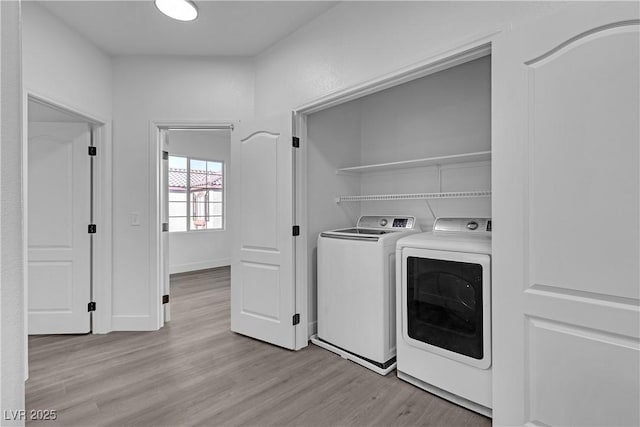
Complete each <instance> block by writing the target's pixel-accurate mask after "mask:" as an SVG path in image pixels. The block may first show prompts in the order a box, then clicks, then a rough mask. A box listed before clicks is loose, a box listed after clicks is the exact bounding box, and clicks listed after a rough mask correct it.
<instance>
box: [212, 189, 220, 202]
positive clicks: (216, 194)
mask: <svg viewBox="0 0 640 427" xmlns="http://www.w3.org/2000/svg"><path fill="white" fill-rule="evenodd" d="M209 201H210V202H221V201H222V191H219V190H209Z"/></svg>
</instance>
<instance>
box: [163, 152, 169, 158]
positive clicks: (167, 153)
mask: <svg viewBox="0 0 640 427" xmlns="http://www.w3.org/2000/svg"><path fill="white" fill-rule="evenodd" d="M162 160H169V152H168V151H163V152H162Z"/></svg>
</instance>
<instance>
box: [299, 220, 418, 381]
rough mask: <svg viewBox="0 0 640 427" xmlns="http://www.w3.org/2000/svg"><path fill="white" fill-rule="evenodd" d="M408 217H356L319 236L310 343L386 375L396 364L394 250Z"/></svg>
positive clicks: (412, 227)
mask: <svg viewBox="0 0 640 427" xmlns="http://www.w3.org/2000/svg"><path fill="white" fill-rule="evenodd" d="M418 231H420V228H419V227H418V225H417V224H416V220H415V218H414V217H412V216H399V215H393V216H391V215H388V216H384V215H383V216H380V215H376V216H371V215H366V216H361V217H360V219H359V220H358V223H357V225H356V227H355V228H347V229H338V230H330V231H325V232H323V233H320V235H319V237H318V268H317V271H318V334H317V336H314V337H312V339H311V341H312V342H313V343H315V344H317V345H319V346H321V347H324V348H327V349H329V350H331V351H334V352H336V353H338V354H340V355H342V356H343V357H345V358H347V359H350V360H352V361H354V362H356V363H359V364H361V365H363V366H366V367H368V368H369V369H372V370H373V371H375V372H378V373H380V374H383V375H385V374H387V373H388V372H390V371H391V370H393V368H394V367H395V359H396V358H395V355H396V328H395V266H396V262H395V248H396V242H397V241H398V239H400V238H402V237H405V236H407V235H408V234H411V233H416V232H418Z"/></svg>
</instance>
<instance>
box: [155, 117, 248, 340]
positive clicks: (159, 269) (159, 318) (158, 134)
mask: <svg viewBox="0 0 640 427" xmlns="http://www.w3.org/2000/svg"><path fill="white" fill-rule="evenodd" d="M237 123H238V121H237V120H220V121H213V120H212V121H205V120H203V121H197V120H196V121H190V120H151V121H150V122H149V227H150V230H151V231H150V232H149V317H150V318H151V322H152V324H154V325H155V329H160V328H162V327H163V326H164V323H165V315H164V313H165V311H164V310H162V295H163V293H164V289H163V286H162V285H163V283H162V281H161V280H160V278H161V277H162V275H163V274H164V271H165V270H164V268H165V265H164V263H165V262H166V261H167V260H165V259H164V258H163V256H162V251H161V248H160V242H161V241H162V206H160V203H161V197H160V191H161V188H160V185H159V182H160V178H161V169H162V132H163V131H167V130H170V129H174V130H189V129H211V130H216V129H228V130H230V131H232V132H233V129H234V126H235V125H236V124H237ZM230 166H231V167H233V165H230ZM225 169H226V172H225V174H226V175H225V176H230V175H229V170H230V169H229V165H225ZM232 185H233V183H232ZM229 188H230V186H229V185H228V183H225V204H228V203H229V202H228V200H229V199H228V195H229ZM230 216H231V215H227V217H226V218H225V227H226V229H227V230H231V227H233V225H232V224H233V221H229V217H230ZM153 230H156V231H155V232H153ZM166 267H167V270H166V271H169V268H168V267H169V266H168V265H167V266H166ZM154 301H155V303H154Z"/></svg>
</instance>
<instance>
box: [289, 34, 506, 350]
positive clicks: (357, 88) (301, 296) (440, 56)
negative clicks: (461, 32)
mask: <svg viewBox="0 0 640 427" xmlns="http://www.w3.org/2000/svg"><path fill="white" fill-rule="evenodd" d="M506 29H507V27H497V28H495V29H494V30H492V31H489V32H486V33H482V34H479V35H476V36H473V37H470V38H467V39H464V40H461V41H459V42H457V43H454V44H451V45H449V46H447V47H445V48H443V49H440V50H438V51H437V52H436V53H434V54H431V55H429V56H427V57H425V59H423V60H421V61H419V62H416V63H413V64H410V65H408V66H405V67H402V68H399V69H397V70H395V71H392V72H390V73H387V74H383V75H381V76H378V77H374V78H372V79H370V80H365V81H364V82H362V83H358V84H355V85H353V86H349V87H347V88H345V89H342V90H338V91H336V92H333V93H330V94H328V95H326V96H322V97H320V98H317V99H315V100H312V101H309V102H307V103H305V104H302V105H300V106H298V107H297V108H295V109H294V110H293V112H292V115H293V135H295V136H297V137H299V138H300V148H299V150H298V152H297V153H296V154H295V156H294V169H295V171H294V175H295V179H294V182H295V183H296V188H295V189H294V194H295V199H296V200H295V204H294V205H295V211H294V219H295V221H296V224H298V225H300V227H301V229H302V230H307V227H308V224H309V211H308V198H307V194H308V180H307V165H308V148H307V147H308V145H307V143H308V139H307V120H308V116H309V115H310V114H313V113H317V112H319V111H322V110H325V109H328V108H331V107H335V106H337V105H341V104H344V103H346V102H349V101H353V100H356V99H358V98H362V97H364V96H367V95H372V94H374V93H377V92H380V91H383V90H385V89H389V88H391V87H394V86H398V85H401V84H403V83H407V82H409V81H412V80H415V79H419V78H421V77H425V76H428V75H430V74H434V73H437V72H439V71H443V70H446V69H448V68H452V67H455V66H457V65H461V64H464V63H466V62H469V61H473V60H474V59H479V58H482V57H484V56H489V55H491V54H492V44H493V41H494V40H495V38H496V37H498V36H499V35H500V34H502V33H503V32H504V31H505V30H506ZM492 109H493V107H492ZM299 237H300V240H299V241H297V242H296V245H295V254H296V259H297V260H298V261H297V262H296V267H295V270H296V271H295V278H296V305H298V304H300V305H299V306H300V307H302V304H305V302H304V301H305V300H306V301H307V302H306V304H309V303H310V301H308V294H310V286H311V280H312V279H311V278H310V277H309V265H308V262H307V261H308V251H307V245H308V235H307V233H306V232H302V233H300V236H299ZM306 313H308V308H307V310H305V315H302V313H301V317H302V318H301V322H305V321H306V322H307V325H306V328H297V329H299V330H300V331H297V332H296V333H298V332H299V333H300V334H302V333H303V332H302V329H306V330H305V331H304V333H305V334H308V338H310V335H312V334H313V333H314V332H313V331H315V330H316V321H313V322H309V321H308V319H307V316H306ZM298 338H302V337H298V336H296V341H297V339H298Z"/></svg>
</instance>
